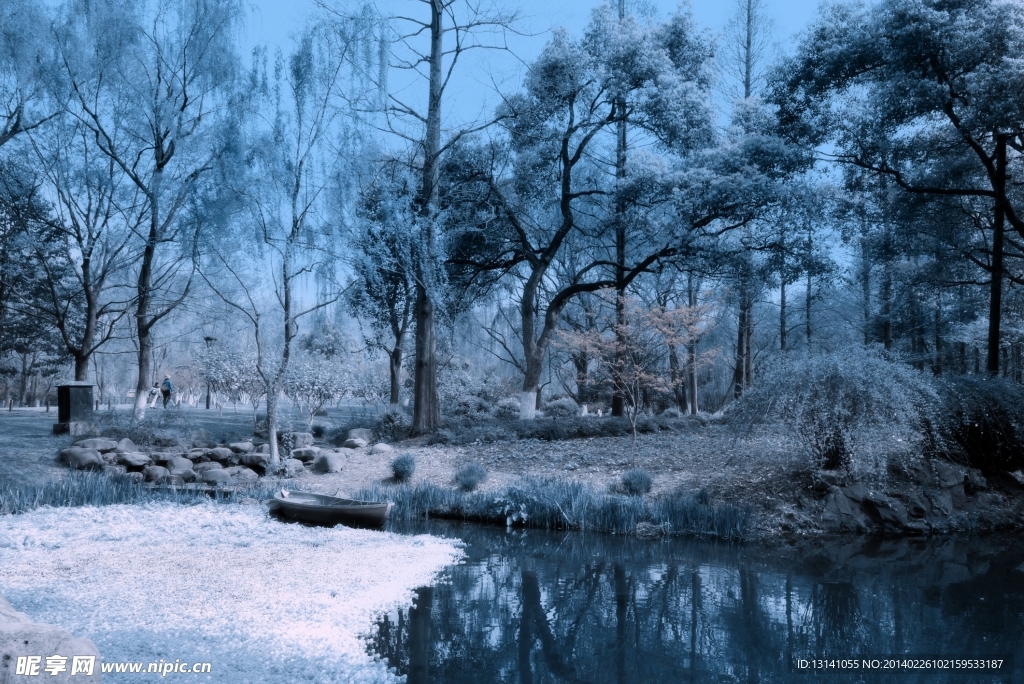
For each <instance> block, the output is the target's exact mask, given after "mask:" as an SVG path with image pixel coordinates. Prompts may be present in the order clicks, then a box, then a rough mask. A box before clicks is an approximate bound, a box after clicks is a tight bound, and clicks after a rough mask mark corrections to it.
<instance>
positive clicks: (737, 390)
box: [733, 276, 747, 399]
mask: <svg viewBox="0 0 1024 684" xmlns="http://www.w3.org/2000/svg"><path fill="white" fill-rule="evenodd" d="M736 331H737V333H736V368H735V370H734V371H733V396H734V397H735V398H736V399H739V398H740V395H741V394H743V388H744V387H745V386H746V376H745V373H746V369H747V360H746V352H747V345H746V336H747V282H746V276H744V277H743V280H742V281H741V282H740V304H739V316H738V318H737V321H736Z"/></svg>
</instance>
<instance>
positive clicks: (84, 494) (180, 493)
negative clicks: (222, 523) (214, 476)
mask: <svg viewBox="0 0 1024 684" xmlns="http://www.w3.org/2000/svg"><path fill="white" fill-rule="evenodd" d="M273 491H274V490H273V488H270V487H268V486H267V485H264V484H262V483H259V484H254V485H252V486H248V487H236V488H235V489H234V490H231V491H223V490H219V491H218V490H215V491H213V492H212V495H213V497H212V498H214V499H215V500H217V501H220V502H225V503H233V502H237V501H239V500H241V499H244V498H255V499H264V498H270V497H272V496H273ZM210 498H211V495H210V494H209V493H206V492H205V491H202V490H196V489H188V488H184V487H170V486H166V485H165V486H161V487H153V486H150V485H146V484H143V483H140V482H135V481H133V480H132V479H131V478H128V477H125V476H122V475H116V476H109V475H106V474H104V473H99V472H90V471H73V472H70V473H68V475H67V477H65V478H63V479H61V480H56V481H51V482H47V483H45V484H24V483H19V484H13V483H0V515H10V514H18V513H25V512H27V511H31V510H33V509H36V508H41V507H43V506H54V507H73V506H109V505H112V504H138V503H146V502H150V501H168V502H172V503H179V504H188V503H196V502H199V501H208V500H210Z"/></svg>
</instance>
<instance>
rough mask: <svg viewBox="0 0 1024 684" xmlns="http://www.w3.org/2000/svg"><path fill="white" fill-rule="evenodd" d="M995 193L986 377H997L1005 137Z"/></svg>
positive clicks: (1000, 142) (999, 138)
mask: <svg viewBox="0 0 1024 684" xmlns="http://www.w3.org/2000/svg"><path fill="white" fill-rule="evenodd" d="M995 185H996V187H995V188H994V189H995V191H996V205H995V217H994V220H993V221H992V284H991V289H990V293H989V305H988V359H987V361H988V363H987V367H986V370H987V371H988V373H989V375H991V376H993V377H995V376H997V375H999V327H1000V323H1001V319H1002V313H1003V306H1002V302H1003V241H1004V230H1005V223H1006V207H1005V206H1004V204H1003V200H1002V198H1003V197H1005V195H1006V136H1004V135H997V136H996V178H995Z"/></svg>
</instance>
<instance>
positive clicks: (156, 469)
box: [142, 465, 171, 482]
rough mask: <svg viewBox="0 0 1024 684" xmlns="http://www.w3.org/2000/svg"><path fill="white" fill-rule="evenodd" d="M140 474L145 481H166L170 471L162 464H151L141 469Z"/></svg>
mask: <svg viewBox="0 0 1024 684" xmlns="http://www.w3.org/2000/svg"><path fill="white" fill-rule="evenodd" d="M142 476H143V477H144V478H145V479H146V482H166V481H167V480H168V479H170V477H171V472H170V471H169V470H167V468H164V467H163V466H158V465H151V466H146V467H145V468H143V469H142Z"/></svg>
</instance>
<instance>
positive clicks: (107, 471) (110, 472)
mask: <svg viewBox="0 0 1024 684" xmlns="http://www.w3.org/2000/svg"><path fill="white" fill-rule="evenodd" d="M127 472H128V469H127V468H125V467H124V466H123V465H105V466H103V474H104V475H107V476H109V477H117V476H118V475H124V474H125V473H127Z"/></svg>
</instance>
